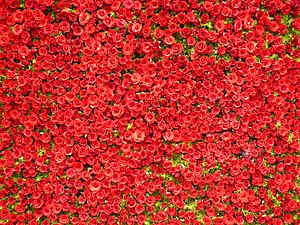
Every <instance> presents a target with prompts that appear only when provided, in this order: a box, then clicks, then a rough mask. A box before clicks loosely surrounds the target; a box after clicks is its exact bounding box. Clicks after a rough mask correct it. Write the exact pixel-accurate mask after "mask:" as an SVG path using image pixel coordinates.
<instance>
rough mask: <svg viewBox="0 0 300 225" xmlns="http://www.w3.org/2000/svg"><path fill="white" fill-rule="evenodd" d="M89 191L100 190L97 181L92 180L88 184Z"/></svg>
mask: <svg viewBox="0 0 300 225" xmlns="http://www.w3.org/2000/svg"><path fill="white" fill-rule="evenodd" d="M90 189H91V191H98V190H99V189H100V182H99V181H98V180H93V181H92V182H91V183H90Z"/></svg>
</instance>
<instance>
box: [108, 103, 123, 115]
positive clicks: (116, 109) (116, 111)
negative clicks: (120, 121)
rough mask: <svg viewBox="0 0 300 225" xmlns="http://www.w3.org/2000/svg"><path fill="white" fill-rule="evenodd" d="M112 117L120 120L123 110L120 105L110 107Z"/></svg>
mask: <svg viewBox="0 0 300 225" xmlns="http://www.w3.org/2000/svg"><path fill="white" fill-rule="evenodd" d="M111 112H112V115H113V116H114V117H116V118H120V117H121V116H122V115H123V113H124V108H123V107H122V106H120V105H114V106H113V107H111Z"/></svg>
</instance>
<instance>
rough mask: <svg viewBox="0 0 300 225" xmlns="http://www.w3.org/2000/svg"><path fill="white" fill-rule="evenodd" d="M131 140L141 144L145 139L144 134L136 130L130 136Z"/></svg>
mask: <svg viewBox="0 0 300 225" xmlns="http://www.w3.org/2000/svg"><path fill="white" fill-rule="evenodd" d="M132 138H133V140H134V141H135V142H142V141H144V139H145V132H143V131H140V130H136V131H135V132H134V133H133V134H132Z"/></svg>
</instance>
